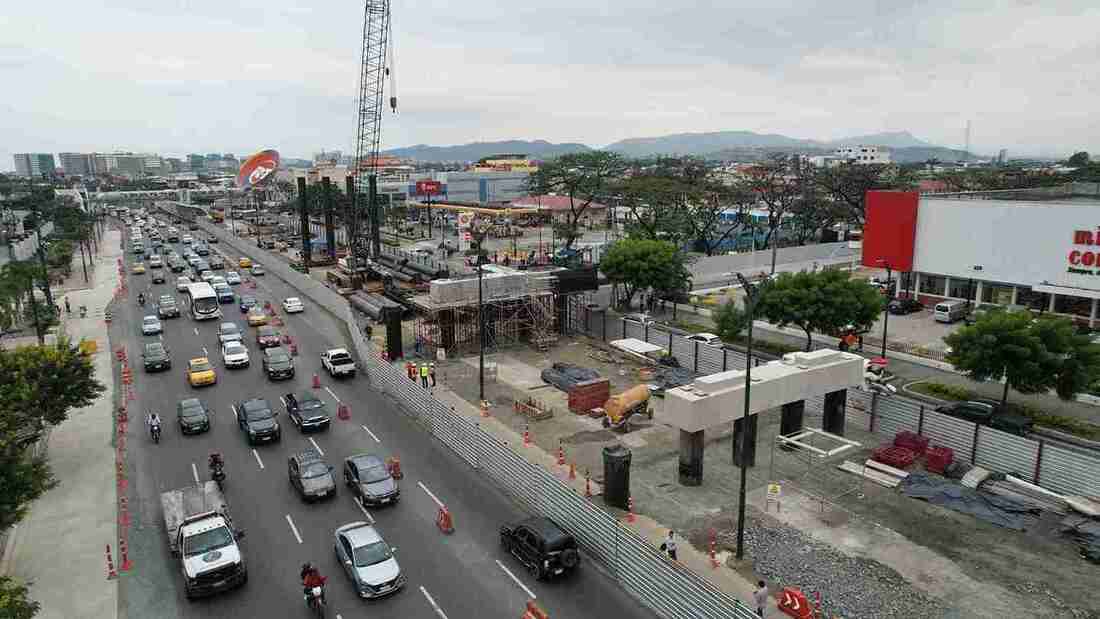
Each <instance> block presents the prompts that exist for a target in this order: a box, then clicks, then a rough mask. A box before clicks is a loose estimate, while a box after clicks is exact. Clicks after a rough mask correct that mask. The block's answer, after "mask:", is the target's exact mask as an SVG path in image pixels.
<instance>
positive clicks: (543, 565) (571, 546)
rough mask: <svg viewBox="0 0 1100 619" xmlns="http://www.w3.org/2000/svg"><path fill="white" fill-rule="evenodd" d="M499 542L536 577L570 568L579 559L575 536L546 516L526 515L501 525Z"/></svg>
mask: <svg viewBox="0 0 1100 619" xmlns="http://www.w3.org/2000/svg"><path fill="white" fill-rule="evenodd" d="M500 546H501V548H503V549H504V550H505V552H507V553H508V554H510V555H512V556H513V557H515V558H517V559H519V561H520V563H522V564H523V565H525V566H526V567H527V569H528V571H530V572H531V575H532V576H533V577H534V578H535V579H536V580H541V579H544V578H549V577H551V576H557V575H559V574H564V573H566V572H570V571H572V570H574V569H576V568H577V566H578V565H580V563H581V555H580V553H579V552H578V551H577V540H575V539H573V536H572V535H569V534H568V533H566V532H565V531H562V530H561V529H560V528H558V525H556V524H554V523H553V522H552V521H551V520H550V519H548V518H539V517H534V518H528V519H527V520H523V521H520V522H517V523H514V524H510V525H504V526H502V527H500Z"/></svg>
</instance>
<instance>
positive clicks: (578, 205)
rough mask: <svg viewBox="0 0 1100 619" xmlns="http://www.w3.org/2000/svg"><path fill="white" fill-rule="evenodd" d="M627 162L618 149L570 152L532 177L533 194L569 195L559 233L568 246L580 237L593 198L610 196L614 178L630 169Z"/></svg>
mask: <svg viewBox="0 0 1100 619" xmlns="http://www.w3.org/2000/svg"><path fill="white" fill-rule="evenodd" d="M626 168H627V162H626V160H625V159H624V158H623V157H622V155H619V154H618V153H612V152H607V151H588V152H583V153H569V154H567V155H562V156H560V157H557V158H555V159H551V160H550V161H547V162H545V163H543V164H542V165H541V166H539V169H538V171H537V172H534V173H533V174H531V176H530V178H529V179H528V190H529V191H530V192H531V193H532V194H539V195H545V194H550V193H553V194H557V195H560V196H566V197H568V198H569V212H568V213H567V214H566V220H565V222H564V225H563V226H561V228H560V231H559V232H558V234H559V235H560V236H561V237H562V238H563V239H564V240H565V245H564V248H565V249H569V248H571V247H572V246H573V243H574V242H575V241H576V240H577V238H578V237H580V231H579V230H578V224H579V222H580V219H581V217H582V216H583V215H584V213H585V211H587V210H588V207H589V206H591V205H592V203H593V202H595V201H597V200H600V199H604V198H606V197H607V196H608V192H609V189H610V187H611V185H612V183H613V182H614V181H616V180H617V179H619V178H620V177H621V176H622V174H623V172H624V171H626Z"/></svg>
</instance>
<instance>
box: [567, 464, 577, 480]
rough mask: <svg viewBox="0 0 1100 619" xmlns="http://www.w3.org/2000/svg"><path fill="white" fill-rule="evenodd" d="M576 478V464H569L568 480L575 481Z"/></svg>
mask: <svg viewBox="0 0 1100 619" xmlns="http://www.w3.org/2000/svg"><path fill="white" fill-rule="evenodd" d="M576 478H577V463H576V462H570V463H569V479H576Z"/></svg>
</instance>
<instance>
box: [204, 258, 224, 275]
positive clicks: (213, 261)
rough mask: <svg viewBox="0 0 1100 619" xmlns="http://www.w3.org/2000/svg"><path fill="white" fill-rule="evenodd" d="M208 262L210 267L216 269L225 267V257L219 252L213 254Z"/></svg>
mask: <svg viewBox="0 0 1100 619" xmlns="http://www.w3.org/2000/svg"><path fill="white" fill-rule="evenodd" d="M207 262H209V263H210V268H211V269H213V270H215V271H220V270H222V269H224V268H225V259H224V258H222V257H221V256H219V255H218V254H212V255H211V256H210V259H209V260H208V261H207Z"/></svg>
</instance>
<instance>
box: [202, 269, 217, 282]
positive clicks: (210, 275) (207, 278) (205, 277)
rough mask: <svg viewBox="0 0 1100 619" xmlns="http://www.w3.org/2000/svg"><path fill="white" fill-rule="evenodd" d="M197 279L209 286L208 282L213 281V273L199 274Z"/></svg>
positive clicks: (204, 272)
mask: <svg viewBox="0 0 1100 619" xmlns="http://www.w3.org/2000/svg"><path fill="white" fill-rule="evenodd" d="M199 279H201V280H202V281H204V282H206V283H208V284H209V283H210V280H212V279H214V272H213V271H203V272H202V273H199Z"/></svg>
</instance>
